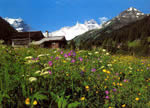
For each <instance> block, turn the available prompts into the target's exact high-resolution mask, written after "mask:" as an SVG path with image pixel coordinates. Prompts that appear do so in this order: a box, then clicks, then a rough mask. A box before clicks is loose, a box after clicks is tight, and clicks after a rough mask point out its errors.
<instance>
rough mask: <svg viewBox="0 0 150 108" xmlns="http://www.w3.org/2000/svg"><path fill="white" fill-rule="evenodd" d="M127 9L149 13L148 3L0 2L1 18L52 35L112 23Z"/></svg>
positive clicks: (108, 0)
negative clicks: (88, 24)
mask: <svg viewBox="0 0 150 108" xmlns="http://www.w3.org/2000/svg"><path fill="white" fill-rule="evenodd" d="M129 7H135V8H137V9H138V10H140V11H142V12H144V13H150V0H0V16H1V17H3V18H5V17H10V18H22V19H23V20H24V21H25V22H26V23H27V24H29V25H30V26H31V28H32V30H41V31H46V30H48V31H54V30H58V29H60V28H61V27H64V26H72V25H74V24H76V22H77V21H79V22H80V23H84V21H85V20H90V19H95V20H96V21H97V22H100V21H99V18H100V17H107V18H108V19H111V18H113V17H115V16H117V15H118V14H119V13H120V12H122V11H123V10H126V9H127V8H129Z"/></svg>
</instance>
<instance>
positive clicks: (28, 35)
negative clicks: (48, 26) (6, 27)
mask: <svg viewBox="0 0 150 108" xmlns="http://www.w3.org/2000/svg"><path fill="white" fill-rule="evenodd" d="M24 38H30V39H31V40H35V41H38V40H40V39H42V38H44V36H43V34H42V32H41V31H30V32H18V33H14V34H13V35H12V39H24Z"/></svg>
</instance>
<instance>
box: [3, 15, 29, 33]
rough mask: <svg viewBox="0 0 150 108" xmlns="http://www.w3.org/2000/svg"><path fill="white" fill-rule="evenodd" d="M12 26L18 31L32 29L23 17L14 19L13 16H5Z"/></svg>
mask: <svg viewBox="0 0 150 108" xmlns="http://www.w3.org/2000/svg"><path fill="white" fill-rule="evenodd" d="M4 19H5V20H6V21H7V22H8V23H9V24H10V25H11V26H12V27H14V28H15V29H16V30H17V31H18V32H26V31H29V30H30V27H29V25H28V24H26V23H25V22H24V21H23V19H21V18H18V19H13V18H8V17H7V18H4Z"/></svg>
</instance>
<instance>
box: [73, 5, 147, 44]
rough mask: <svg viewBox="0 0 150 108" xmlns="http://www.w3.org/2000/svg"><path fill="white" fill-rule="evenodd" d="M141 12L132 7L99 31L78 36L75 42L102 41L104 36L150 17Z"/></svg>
mask: <svg viewBox="0 0 150 108" xmlns="http://www.w3.org/2000/svg"><path fill="white" fill-rule="evenodd" d="M148 15H149V14H144V13H142V12H141V11H139V10H137V9H135V8H133V7H130V8H128V9H127V10H125V11H123V12H121V13H120V14H119V15H118V16H116V17H114V18H113V19H111V20H108V21H107V22H105V23H103V24H102V27H101V28H100V29H98V30H91V31H89V32H86V33H84V34H82V35H79V36H76V37H75V38H74V39H73V40H74V41H75V43H76V44H80V42H81V41H82V42H84V43H86V42H87V41H92V40H97V39H101V37H102V35H103V34H109V33H111V32H113V31H115V30H118V29H120V28H122V27H124V26H126V25H128V24H131V23H134V22H136V21H137V20H141V19H143V18H145V17H146V16H148Z"/></svg>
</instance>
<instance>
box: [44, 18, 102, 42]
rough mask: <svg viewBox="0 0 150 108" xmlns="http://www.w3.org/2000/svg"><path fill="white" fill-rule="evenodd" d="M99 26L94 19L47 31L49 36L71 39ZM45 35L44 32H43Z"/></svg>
mask: <svg viewBox="0 0 150 108" xmlns="http://www.w3.org/2000/svg"><path fill="white" fill-rule="evenodd" d="M100 27H101V26H100V25H99V24H98V23H97V22H96V21H95V20H94V19H91V20H89V21H85V22H84V24H81V23H79V22H78V21H77V23H76V24H75V25H74V26H72V27H63V28H61V29H60V30H58V31H54V32H51V33H49V36H65V37H66V39H67V40H71V39H73V38H74V37H76V36H78V35H81V34H83V33H85V32H87V31H89V30H92V29H98V28H100ZM43 34H44V36H45V37H46V36H47V35H46V33H43Z"/></svg>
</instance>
